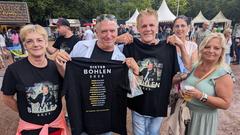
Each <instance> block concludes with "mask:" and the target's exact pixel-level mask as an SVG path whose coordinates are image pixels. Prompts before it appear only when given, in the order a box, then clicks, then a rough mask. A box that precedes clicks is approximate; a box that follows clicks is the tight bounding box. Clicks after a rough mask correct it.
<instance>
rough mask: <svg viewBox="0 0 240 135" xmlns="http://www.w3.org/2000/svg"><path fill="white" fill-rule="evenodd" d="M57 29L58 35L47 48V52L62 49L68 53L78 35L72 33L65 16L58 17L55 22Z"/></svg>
mask: <svg viewBox="0 0 240 135" xmlns="http://www.w3.org/2000/svg"><path fill="white" fill-rule="evenodd" d="M53 24H54V25H57V31H58V32H59V34H60V36H59V37H58V38H57V40H56V41H55V42H54V44H53V46H49V47H48V48H47V52H48V53H49V54H50V55H52V54H54V53H56V52H58V51H60V50H64V51H66V52H67V53H70V52H71V51H72V49H73V47H74V45H75V44H76V43H77V42H78V41H79V38H78V36H76V35H74V34H73V32H72V31H71V28H70V23H69V22H68V20H67V19H65V18H59V19H58V21H57V23H53Z"/></svg>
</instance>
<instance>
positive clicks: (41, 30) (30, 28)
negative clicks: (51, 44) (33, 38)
mask: <svg viewBox="0 0 240 135" xmlns="http://www.w3.org/2000/svg"><path fill="white" fill-rule="evenodd" d="M31 32H36V33H38V34H40V35H42V36H43V38H44V39H45V40H46V41H48V34H47V31H46V30H45V29H44V28H43V27H42V26H40V25H38V24H36V25H34V24H27V25H25V26H23V27H22V28H21V30H20V34H19V35H20V39H21V41H22V42H23V44H25V39H26V35H27V34H28V33H31Z"/></svg>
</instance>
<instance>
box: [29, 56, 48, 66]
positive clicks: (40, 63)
mask: <svg viewBox="0 0 240 135" xmlns="http://www.w3.org/2000/svg"><path fill="white" fill-rule="evenodd" d="M28 61H29V62H30V63H31V64H32V65H33V66H35V67H38V68H43V67H46V66H47V59H46V58H45V57H44V58H43V59H35V58H31V57H28Z"/></svg>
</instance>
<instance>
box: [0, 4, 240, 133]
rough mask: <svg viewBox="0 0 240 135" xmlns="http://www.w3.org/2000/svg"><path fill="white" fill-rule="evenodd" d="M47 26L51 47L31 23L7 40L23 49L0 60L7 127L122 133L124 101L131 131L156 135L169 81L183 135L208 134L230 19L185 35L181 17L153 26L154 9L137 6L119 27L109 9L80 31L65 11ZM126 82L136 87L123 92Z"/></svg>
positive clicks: (219, 100) (221, 95)
mask: <svg viewBox="0 0 240 135" xmlns="http://www.w3.org/2000/svg"><path fill="white" fill-rule="evenodd" d="M54 25H56V26H57V31H58V33H59V37H57V39H56V41H55V42H54V44H53V46H51V45H48V35H47V32H46V30H45V29H44V28H43V27H42V26H40V25H33V24H28V25H25V26H24V27H22V28H21V30H20V33H19V35H18V34H17V33H16V32H13V33H12V36H11V37H12V41H13V42H12V45H13V46H16V45H18V44H20V41H21V43H22V45H23V48H25V50H26V51H27V54H28V56H27V57H25V58H23V59H21V60H19V61H16V62H15V63H13V64H11V65H9V66H8V67H7V68H6V72H5V75H4V79H3V84H2V88H1V95H2V97H3V102H4V103H5V104H6V105H7V106H8V107H10V108H11V109H12V110H14V111H16V112H17V113H18V114H19V117H20V120H19V125H18V129H17V135H47V134H49V135H68V134H72V135H88V134H89V135H92V134H100V135H112V134H113V133H118V134H121V135H122V134H123V135H125V134H127V127H126V115H127V107H128V108H129V109H130V110H131V116H132V129H133V131H132V132H133V134H134V135H159V134H160V127H161V125H162V122H163V120H164V118H165V117H170V116H171V115H170V116H169V115H168V110H169V94H170V91H171V90H172V88H173V87H175V86H178V90H177V92H178V99H179V100H182V99H183V98H184V96H188V97H190V100H186V101H185V103H186V106H187V108H188V109H189V111H190V116H191V120H190V122H188V123H187V125H185V126H186V128H184V129H186V130H185V131H184V132H185V134H187V135H216V132H217V125H218V117H217V116H218V115H217V114H218V111H217V110H218V109H228V108H229V106H230V105H231V99H232V95H233V82H234V81H233V80H234V78H233V73H232V71H231V67H230V64H231V62H234V64H239V62H240V61H239V58H240V57H239V54H240V52H239V50H240V49H239V48H240V47H239V44H240V25H239V24H236V25H235V27H234V34H232V30H231V29H230V28H226V29H225V30H224V31H223V34H222V33H221V32H213V31H211V30H209V27H208V26H209V23H208V22H204V23H203V25H202V28H201V29H199V30H197V31H195V32H194V34H192V33H191V32H189V31H190V30H191V26H190V20H189V19H188V18H187V17H186V16H184V15H180V16H178V17H177V18H176V19H175V20H174V21H173V24H172V28H171V27H170V26H167V27H160V26H159V23H158V15H157V12H156V11H155V10H152V9H145V10H142V11H141V12H140V14H139V15H138V17H137V22H136V26H134V27H132V26H131V27H128V29H126V28H125V26H124V25H119V26H118V24H117V19H116V18H115V16H114V15H111V14H102V15H99V16H97V18H96V26H95V30H94V31H92V30H91V28H90V27H86V31H85V32H84V34H83V35H82V38H79V36H77V35H75V34H74V33H73V32H72V31H71V28H70V23H69V22H68V20H67V19H65V18H59V20H58V21H57V23H56V24H54ZM136 33H138V34H136ZM189 33H190V34H189ZM231 35H233V37H232V36H231ZM2 37H3V38H2ZM2 37H1V35H0V39H5V38H4V36H2ZM19 39H20V40H19ZM4 42H5V41H4ZM0 45H1V47H2V46H3V48H4V45H2V43H1V44H0ZM46 54H50V55H53V56H54V57H52V58H51V59H50V58H48V57H46ZM183 84H184V85H188V86H191V88H190V89H188V90H186V89H185V87H183ZM136 90H140V91H142V93H141V94H140V95H135V96H131V97H129V96H128V94H132V93H134V91H136ZM15 95H16V97H17V98H15ZM63 98H64V99H65V100H66V107H67V112H66V111H64V110H63V105H62V99H63ZM172 110H173V111H174V109H172ZM66 114H68V119H69V121H68V119H67V121H66V119H65V115H66ZM176 121H177V120H176ZM68 122H69V125H68V124H67V123H68ZM68 129H70V130H71V131H68ZM70 132H71V133H70ZM181 132H182V129H181Z"/></svg>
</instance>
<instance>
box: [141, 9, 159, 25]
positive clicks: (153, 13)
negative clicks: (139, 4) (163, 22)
mask: <svg viewBox="0 0 240 135" xmlns="http://www.w3.org/2000/svg"><path fill="white" fill-rule="evenodd" d="M144 16H154V17H155V18H156V20H157V24H158V14H157V12H156V11H155V10H153V9H148V8H147V9H145V10H142V11H140V13H139V15H138V16H137V27H139V26H140V19H141V18H142V17H144Z"/></svg>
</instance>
